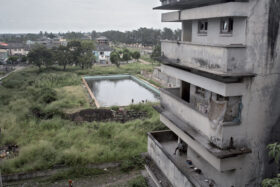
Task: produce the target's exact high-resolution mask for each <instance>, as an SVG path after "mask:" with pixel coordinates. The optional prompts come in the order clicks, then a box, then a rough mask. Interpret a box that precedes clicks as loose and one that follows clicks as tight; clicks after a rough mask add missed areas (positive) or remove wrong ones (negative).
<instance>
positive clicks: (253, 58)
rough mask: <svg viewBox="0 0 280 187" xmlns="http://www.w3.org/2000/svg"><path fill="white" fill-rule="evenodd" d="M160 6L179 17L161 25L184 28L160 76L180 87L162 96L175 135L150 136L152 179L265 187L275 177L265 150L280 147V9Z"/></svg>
mask: <svg viewBox="0 0 280 187" xmlns="http://www.w3.org/2000/svg"><path fill="white" fill-rule="evenodd" d="M161 2H162V6H159V7H156V8H155V9H163V10H173V11H172V12H168V13H164V14H162V21H163V22H181V23H182V40H181V41H167V40H165V41H162V43H161V48H162V57H161V61H162V63H163V64H162V66H161V70H162V72H165V73H166V74H168V75H170V76H172V77H175V78H177V79H179V80H180V82H181V84H180V87H178V88H171V89H162V90H161V104H160V106H157V107H155V108H156V109H157V110H158V111H159V112H160V119H161V121H162V122H163V123H164V124H165V125H166V126H167V127H168V128H169V129H170V130H168V131H160V132H151V133H149V136H148V154H149V158H150V164H149V165H151V166H155V168H156V169H155V168H152V167H149V165H148V170H149V173H150V174H151V175H152V176H153V178H154V179H158V181H161V184H160V182H158V185H162V186H176V187H181V186H182V187H183V186H221V187H245V186H252V187H255V186H260V184H261V181H262V180H263V179H264V178H266V177H272V176H273V173H274V171H275V170H276V169H277V168H275V164H273V162H270V161H271V159H270V158H269V157H268V153H267V149H266V146H267V145H268V144H269V143H274V142H280V99H279V97H280V86H279V85H280V54H279V49H280V36H279V35H280V31H279V30H280V28H279V27H280V11H279V10H280V1H279V0H161ZM174 10H175V11H174ZM149 168H150V169H149ZM274 174H275V173H274ZM162 177H163V178H166V179H167V180H164V179H163V178H162Z"/></svg>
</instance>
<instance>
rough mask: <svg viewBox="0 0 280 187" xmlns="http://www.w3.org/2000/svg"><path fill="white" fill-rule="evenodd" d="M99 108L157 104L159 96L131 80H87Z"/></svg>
mask: <svg viewBox="0 0 280 187" xmlns="http://www.w3.org/2000/svg"><path fill="white" fill-rule="evenodd" d="M87 83H88V85H89V87H90V89H91V91H92V92H93V94H94V96H95V97H96V99H97V100H98V102H99V104H100V106H102V107H110V106H127V105H130V104H132V99H133V100H134V104H137V103H141V102H142V101H146V100H147V101H148V102H158V101H159V96H158V95H157V94H156V93H154V92H152V91H150V90H149V89H147V88H145V87H143V86H142V85H140V84H139V83H137V82H135V81H133V80H132V79H129V78H127V79H119V80H113V79H110V80H87Z"/></svg>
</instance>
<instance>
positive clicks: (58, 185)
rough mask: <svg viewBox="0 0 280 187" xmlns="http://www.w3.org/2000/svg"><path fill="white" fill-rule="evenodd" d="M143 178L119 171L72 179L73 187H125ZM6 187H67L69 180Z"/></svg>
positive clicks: (135, 173)
mask: <svg viewBox="0 0 280 187" xmlns="http://www.w3.org/2000/svg"><path fill="white" fill-rule="evenodd" d="M139 176H141V171H132V172H130V173H123V172H119V171H117V172H116V171H108V173H107V174H102V175H98V176H92V177H85V178H78V179H71V180H72V181H73V187H117V186H125V184H127V183H128V181H130V180H133V179H135V178H137V177H139ZM4 186H6V187H8V186H9V187H67V186H68V180H61V181H57V182H54V183H49V182H41V181H35V180H31V181H22V182H17V183H13V184H11V183H10V184H4Z"/></svg>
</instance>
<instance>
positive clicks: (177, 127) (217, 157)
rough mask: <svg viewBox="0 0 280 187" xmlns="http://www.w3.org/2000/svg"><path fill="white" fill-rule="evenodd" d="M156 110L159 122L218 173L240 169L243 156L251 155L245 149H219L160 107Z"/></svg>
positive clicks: (248, 150) (249, 151)
mask: <svg viewBox="0 0 280 187" xmlns="http://www.w3.org/2000/svg"><path fill="white" fill-rule="evenodd" d="M156 109H157V110H158V111H159V112H160V119H161V121H162V122H163V123H164V124H165V125H166V126H167V127H168V128H169V129H170V130H171V131H173V132H174V133H175V134H176V135H177V136H178V137H180V138H181V139H182V140H183V141H184V142H185V143H187V144H188V145H189V146H190V147H191V149H193V150H194V151H195V152H196V153H197V154H198V155H200V156H201V157H202V158H203V159H204V160H206V161H207V162H208V163H209V164H210V165H212V167H214V168H216V169H217V170H218V171H219V172H224V171H230V170H235V169H238V168H242V160H243V159H244V156H245V155H246V154H248V153H251V150H250V149H248V148H246V147H242V148H234V149H219V148H218V147H217V146H214V145H213V144H211V142H210V141H209V139H208V138H207V137H206V136H204V135H203V134H201V133H200V132H199V131H197V130H196V129H194V128H193V127H191V126H190V125H189V124H187V123H185V122H184V121H182V120H180V119H179V118H178V117H176V116H174V115H173V114H172V113H170V112H168V111H166V110H164V109H162V108H160V107H156Z"/></svg>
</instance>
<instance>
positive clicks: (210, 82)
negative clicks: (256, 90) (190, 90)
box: [161, 64, 247, 97]
mask: <svg viewBox="0 0 280 187" xmlns="http://www.w3.org/2000/svg"><path fill="white" fill-rule="evenodd" d="M161 71H162V72H164V73H166V74H167V75H169V76H171V77H174V78H176V79H179V80H183V81H185V82H188V83H190V84H192V85H195V86H198V87H201V88H204V89H206V90H209V91H211V92H214V93H216V94H219V95H222V96H224V97H233V96H242V95H244V94H245V93H246V90H247V88H246V83H244V82H233V83H225V82H221V81H217V80H214V79H213V78H208V77H206V76H204V74H201V75H200V74H196V73H193V72H190V71H185V70H183V69H180V68H177V67H174V66H171V65H164V64H163V65H161Z"/></svg>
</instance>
